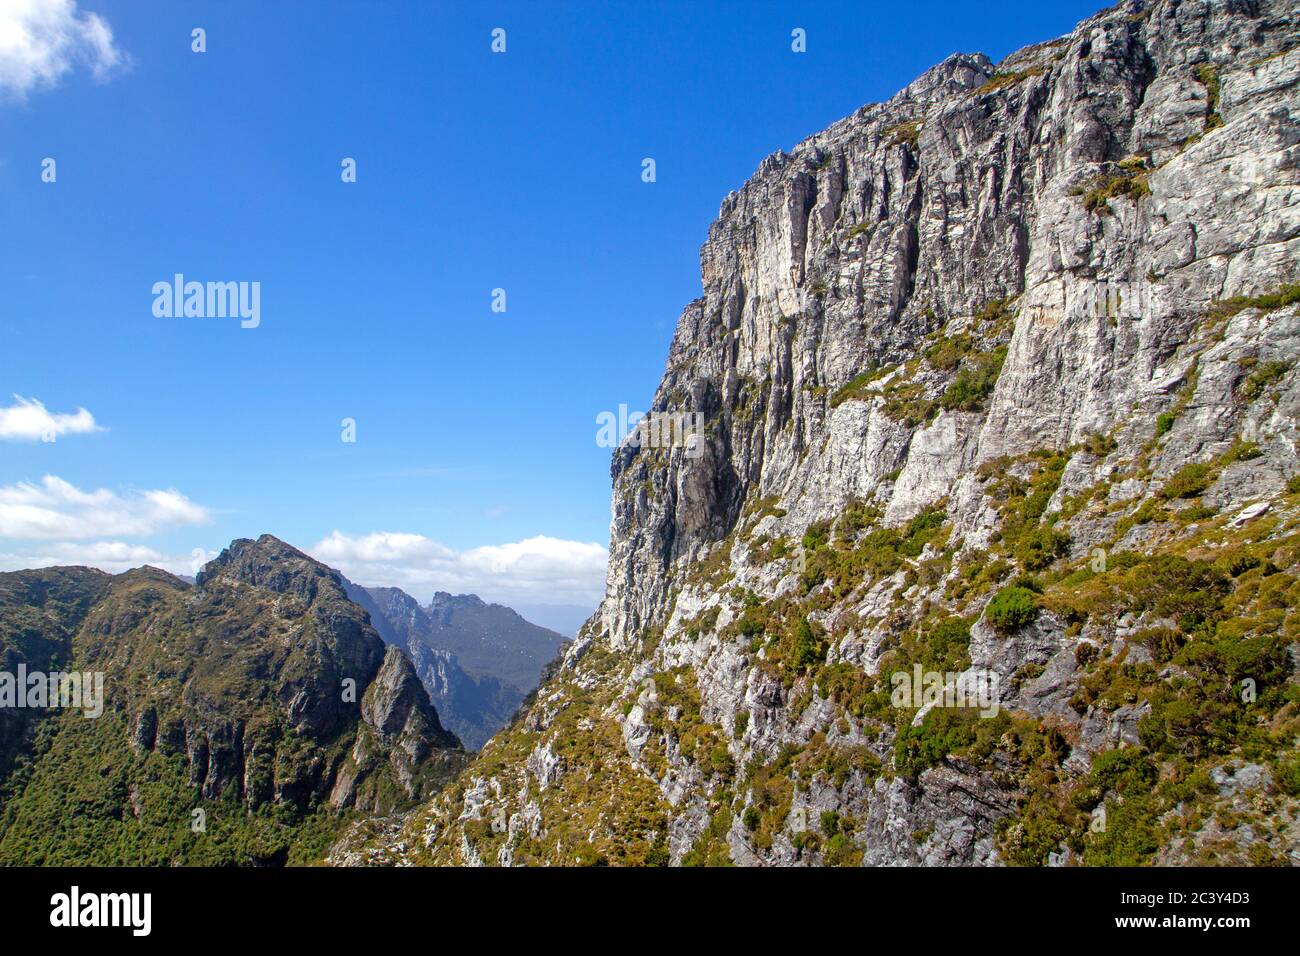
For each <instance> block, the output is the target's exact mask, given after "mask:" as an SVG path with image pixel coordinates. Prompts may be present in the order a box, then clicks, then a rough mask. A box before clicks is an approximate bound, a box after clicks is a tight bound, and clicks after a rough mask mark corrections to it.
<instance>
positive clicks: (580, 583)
mask: <svg viewBox="0 0 1300 956" xmlns="http://www.w3.org/2000/svg"><path fill="white" fill-rule="evenodd" d="M308 550H309V553H310V554H311V555H312V556H313V557H314V558H316V559H317V560H318V561H321V562H324V563H325V564H328V565H330V566H331V567H334V568H338V569H339V570H340V571H342V572H343V573H344V574H345V575H347V577H349V578H350V579H351V580H353V581H355V582H357V583H358V584H362V585H366V586H368V587H375V586H381V585H382V586H389V587H399V588H401V589H402V590H404V591H407V592H409V593H410V594H412V595H413V596H415V597H416V598H418V599H419V600H420V601H421V602H425V601H428V600H429V598H430V596H431V595H432V593H433V592H434V591H451V592H453V593H465V592H472V593H474V594H478V595H480V596H482V597H484V598H487V599H489V600H497V601H505V602H507V603H508V602H510V601H520V602H523V601H529V602H536V603H541V604H556V603H560V604H564V603H573V604H590V605H591V606H593V607H594V606H595V605H596V604H597V603H598V602H599V601H600V599H601V597H602V596H603V595H604V590H605V566H606V564H608V562H609V552H608V551H606V550H605V548H604V547H602V546H601V545H599V544H594V543H585V542H581V541H564V540H562V539H560V538H550V537H546V536H544V535H539V536H537V537H533V538H527V539H525V540H523V541H518V542H515V543H512V544H501V545H485V546H483V547H479V548H471V549H469V550H467V551H455V550H453V549H451V548H448V547H446V546H445V545H441V544H439V543H438V542H436V541H433V540H431V539H429V538H426V537H425V536H424V535H420V534H408V533H394V532H377V533H375V534H367V535H361V536H352V535H347V534H344V533H343V532H341V531H335V532H333V533H332V534H330V535H329V536H328V537H326V538H323V539H321V540H320V541H318V542H317V543H316V544H315V545H314V546H313V547H312V548H310V549H308Z"/></svg>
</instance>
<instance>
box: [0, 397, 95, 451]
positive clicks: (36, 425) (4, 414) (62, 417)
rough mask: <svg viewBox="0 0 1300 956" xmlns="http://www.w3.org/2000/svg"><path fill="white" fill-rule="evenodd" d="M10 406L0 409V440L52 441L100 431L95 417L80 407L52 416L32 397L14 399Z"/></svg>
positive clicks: (0, 407)
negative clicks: (61, 436)
mask: <svg viewBox="0 0 1300 956" xmlns="http://www.w3.org/2000/svg"><path fill="white" fill-rule="evenodd" d="M14 403H15V404H13V405H10V406H8V407H4V406H0V441H3V440H4V439H6V438H7V439H13V440H18V441H52V440H54V439H56V438H58V437H59V436H60V435H85V434H87V433H89V432H102V431H103V430H104V429H103V428H101V427H100V426H99V425H97V424H96V423H95V416H94V415H92V414H90V412H88V411H86V410H85V409H84V408H78V409H77V410H76V411H75V412H73V413H72V414H70V415H69V414H64V413H57V414H56V413H53V412H50V411H48V410H47V409H46V407H45V406H44V405H43V404H41V402H40V401H38V400H37V399H35V398H23V397H22V396H21V395H15V396H14Z"/></svg>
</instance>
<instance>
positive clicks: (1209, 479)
mask: <svg viewBox="0 0 1300 956" xmlns="http://www.w3.org/2000/svg"><path fill="white" fill-rule="evenodd" d="M1213 483H1214V469H1213V468H1212V467H1211V466H1210V464H1209V463H1208V462H1200V461H1198V462H1191V463H1190V464H1187V465H1183V467H1182V468H1179V469H1178V470H1177V471H1176V472H1174V473H1173V475H1171V476H1170V478H1169V480H1168V481H1167V482H1165V486H1164V487H1163V488H1161V489H1160V491H1159V492H1157V494H1158V495H1159V496H1160V497H1161V498H1164V499H1166V500H1172V499H1174V498H1195V497H1196V496H1197V495H1199V494H1200V493H1201V492H1203V491H1205V489H1206V488H1209V487H1210V485H1211V484H1213Z"/></svg>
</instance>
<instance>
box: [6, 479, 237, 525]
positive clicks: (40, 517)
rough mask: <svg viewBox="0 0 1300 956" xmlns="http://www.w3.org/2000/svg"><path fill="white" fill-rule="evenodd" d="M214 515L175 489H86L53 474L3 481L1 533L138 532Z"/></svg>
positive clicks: (196, 521) (199, 521) (207, 518)
mask: <svg viewBox="0 0 1300 956" xmlns="http://www.w3.org/2000/svg"><path fill="white" fill-rule="evenodd" d="M210 520H211V516H210V515H209V513H208V511H207V509H206V508H203V507H202V506H200V505H196V504H194V503H193V502H192V501H190V500H189V499H188V498H186V497H185V496H184V495H183V494H181V493H180V492H179V491H176V490H174V489H168V490H166V491H163V490H151V491H140V492H136V493H134V494H130V495H126V496H123V495H118V494H117V493H116V492H112V491H109V490H107V489H105V488H100V489H98V490H96V491H82V490H81V489H79V488H77V487H76V486H75V485H73V484H71V483H69V482H66V481H64V480H63V479H62V478H57V477H55V476H54V475H46V476H45V477H44V478H43V479H42V480H41V483H40V484H39V485H35V484H31V483H29V482H19V483H18V484H14V485H0V538H19V539H25V540H41V541H49V540H56V539H63V540H69V539H72V540H78V539H81V540H84V539H88V538H109V537H118V536H124V537H139V536H144V535H150V534H155V533H157V532H159V531H163V530H166V529H168V528H175V527H181V526H184V525H194V524H204V523H206V522H208V521H210Z"/></svg>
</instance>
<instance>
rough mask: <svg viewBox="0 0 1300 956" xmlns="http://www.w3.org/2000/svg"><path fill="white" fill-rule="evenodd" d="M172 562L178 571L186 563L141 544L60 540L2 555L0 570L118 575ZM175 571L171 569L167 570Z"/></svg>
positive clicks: (0, 556) (0, 553)
mask: <svg viewBox="0 0 1300 956" xmlns="http://www.w3.org/2000/svg"><path fill="white" fill-rule="evenodd" d="M169 563H171V564H174V565H175V567H176V568H177V569H180V568H182V567H184V564H183V562H182V563H180V564H176V559H174V558H169V557H168V556H167V555H164V554H161V553H159V552H158V551H155V550H154V549H153V548H150V547H146V546H145V545H140V544H127V543H126V542H125V541H91V542H84V543H82V542H76V543H74V542H68V541H57V542H52V543H49V544H44V545H40V546H38V547H36V548H34V549H32V550H30V551H21V552H0V568H3V569H5V570H11V571H12V570H17V569H19V568H48V567H54V566H56V565H58V566H70V565H75V566H85V567H90V568H99V569H100V570H101V571H108V572H111V573H114V574H116V573H117V572H119V571H126V570H129V569H130V568H138V567H140V566H141V565H143V564H152V565H153V566H154V567H159V568H161V567H166V566H167V565H168V564H169ZM168 570H172V568H170V567H169V568H168Z"/></svg>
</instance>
